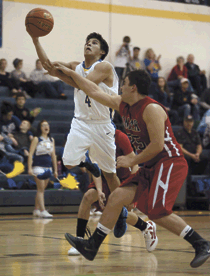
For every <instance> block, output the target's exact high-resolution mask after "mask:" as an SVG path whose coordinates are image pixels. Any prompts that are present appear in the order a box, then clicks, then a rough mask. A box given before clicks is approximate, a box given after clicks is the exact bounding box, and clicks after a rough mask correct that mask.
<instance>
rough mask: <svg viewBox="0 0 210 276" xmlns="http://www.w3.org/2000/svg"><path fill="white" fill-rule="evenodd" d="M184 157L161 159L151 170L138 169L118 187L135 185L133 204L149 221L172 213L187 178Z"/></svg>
mask: <svg viewBox="0 0 210 276" xmlns="http://www.w3.org/2000/svg"><path fill="white" fill-rule="evenodd" d="M187 172H188V165H187V162H186V160H185V159H184V157H175V158H170V159H169V158H167V159H161V160H160V161H159V162H157V163H156V164H155V165H154V166H153V167H151V168H146V167H143V168H140V169H139V170H138V171H137V172H136V173H135V174H133V175H131V176H130V177H129V178H128V179H126V180H125V181H124V182H123V183H122V184H121V185H120V186H121V187H122V186H124V185H128V184H135V185H137V186H138V187H137V190H136V194H135V197H134V200H133V202H137V205H136V207H137V208H138V209H139V210H140V211H141V212H143V213H144V214H146V215H147V216H148V217H149V218H150V219H151V220H153V219H159V218H162V217H164V216H167V215H170V214H171V213H172V208H173V205H174V203H175V200H176V197H177V195H178V193H179V191H180V189H181V187H182V185H183V183H184V181H185V179H186V177H187Z"/></svg>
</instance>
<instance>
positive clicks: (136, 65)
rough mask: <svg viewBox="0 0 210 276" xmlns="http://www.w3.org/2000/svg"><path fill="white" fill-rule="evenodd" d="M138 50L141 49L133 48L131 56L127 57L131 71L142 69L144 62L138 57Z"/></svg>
mask: <svg viewBox="0 0 210 276" xmlns="http://www.w3.org/2000/svg"><path fill="white" fill-rule="evenodd" d="M140 50H141V49H140V48H139V47H134V48H133V57H131V58H130V59H129V66H130V68H131V71H133V70H138V69H144V62H142V61H141V60H140V59H139V54H140Z"/></svg>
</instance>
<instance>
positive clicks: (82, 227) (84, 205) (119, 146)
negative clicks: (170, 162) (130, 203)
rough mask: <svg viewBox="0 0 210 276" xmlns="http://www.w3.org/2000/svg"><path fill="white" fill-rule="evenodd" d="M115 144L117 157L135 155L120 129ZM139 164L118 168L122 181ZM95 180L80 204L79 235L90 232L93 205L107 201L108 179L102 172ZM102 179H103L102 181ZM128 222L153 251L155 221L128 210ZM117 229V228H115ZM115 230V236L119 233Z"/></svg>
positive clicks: (72, 253)
mask: <svg viewBox="0 0 210 276" xmlns="http://www.w3.org/2000/svg"><path fill="white" fill-rule="evenodd" d="M115 144H116V157H118V156H127V157H134V156H135V153H134V152H133V148H132V146H131V142H130V140H129V139H128V136H127V135H126V134H125V133H123V132H122V131H120V130H118V129H117V130H116V132H115ZM138 169H139V167H138V165H134V166H132V167H131V168H130V169H129V168H123V167H121V168H118V169H117V176H118V177H119V179H120V182H121V183H122V182H123V181H124V180H126V179H127V178H128V177H129V176H130V175H131V174H134V173H136V172H137V171H138ZM93 180H94V182H92V183H91V184H90V185H89V186H88V191H87V192H86V193H85V194H84V196H83V198H82V201H81V203H80V206H79V212H78V219H77V230H76V232H77V237H80V238H84V236H85V234H86V233H87V234H88V229H87V228H86V226H87V223H88V219H89V215H90V209H91V205H94V206H95V207H96V208H97V210H103V209H104V201H107V199H108V197H109V195H110V190H109V187H108V185H107V182H106V179H105V178H104V176H103V174H102V178H100V179H99V178H96V177H93ZM101 180H102V181H101ZM126 222H127V223H128V224H130V225H132V226H134V227H135V228H137V229H139V230H141V231H142V233H143V234H144V238H145V244H146V249H147V250H148V251H149V252H151V251H153V250H154V249H155V248H156V246H157V243H158V238H157V235H156V225H155V223H154V222H153V221H147V222H145V221H143V220H142V219H141V218H139V217H138V216H137V215H136V214H135V213H132V212H128V217H127V220H126ZM114 231H115V230H114ZM118 232H119V233H120V231H116V232H115V237H118V236H117V233H118ZM79 254H80V253H79V252H78V251H77V250H76V249H75V248H74V247H71V248H70V249H69V251H68V255H79Z"/></svg>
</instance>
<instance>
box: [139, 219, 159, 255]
mask: <svg viewBox="0 0 210 276" xmlns="http://www.w3.org/2000/svg"><path fill="white" fill-rule="evenodd" d="M142 233H143V235H144V239H145V245H146V249H147V251H149V252H151V251H153V250H155V248H156V246H157V244H158V237H157V235H156V224H155V223H154V222H153V221H151V220H149V221H147V228H146V229H145V230H144V231H143V232H142Z"/></svg>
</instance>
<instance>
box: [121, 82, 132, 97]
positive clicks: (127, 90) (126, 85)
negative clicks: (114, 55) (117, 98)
mask: <svg viewBox="0 0 210 276" xmlns="http://www.w3.org/2000/svg"><path fill="white" fill-rule="evenodd" d="M132 91H133V85H130V81H129V78H128V77H126V78H125V79H124V81H123V86H122V87H121V92H122V95H121V96H122V100H123V101H124V102H127V100H129V99H130V98H131V92H132Z"/></svg>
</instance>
